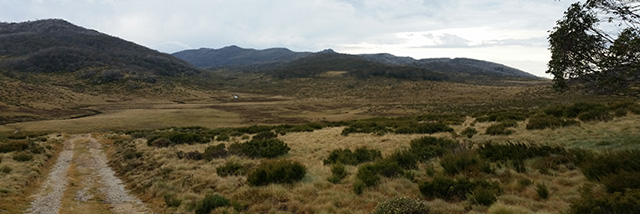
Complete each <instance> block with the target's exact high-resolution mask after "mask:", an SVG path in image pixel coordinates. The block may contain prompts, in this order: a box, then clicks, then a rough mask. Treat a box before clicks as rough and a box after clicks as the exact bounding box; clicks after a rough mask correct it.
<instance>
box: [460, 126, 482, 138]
mask: <svg viewBox="0 0 640 214" xmlns="http://www.w3.org/2000/svg"><path fill="white" fill-rule="evenodd" d="M477 133H478V130H476V129H475V128H472V127H467V128H466V129H464V130H462V132H460V134H461V135H462V136H466V137H467V138H472V137H473V136H474V135H476V134H477Z"/></svg>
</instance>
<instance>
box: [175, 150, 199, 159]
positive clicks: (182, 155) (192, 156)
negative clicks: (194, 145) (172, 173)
mask: <svg viewBox="0 0 640 214" xmlns="http://www.w3.org/2000/svg"><path fill="white" fill-rule="evenodd" d="M176 155H177V156H178V158H180V159H183V158H185V159H189V160H202V159H204V156H203V155H202V153H200V152H198V151H191V152H183V151H178V152H176Z"/></svg>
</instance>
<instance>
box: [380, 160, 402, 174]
mask: <svg viewBox="0 0 640 214" xmlns="http://www.w3.org/2000/svg"><path fill="white" fill-rule="evenodd" d="M373 167H374V171H375V172H376V173H378V174H380V175H382V176H384V177H387V178H395V177H398V176H401V175H403V174H404V169H403V168H402V167H400V165H399V164H398V162H396V161H393V160H391V159H380V160H378V161H376V162H375V163H374V164H373Z"/></svg>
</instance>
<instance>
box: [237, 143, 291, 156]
mask: <svg viewBox="0 0 640 214" xmlns="http://www.w3.org/2000/svg"><path fill="white" fill-rule="evenodd" d="M289 150H291V148H289V146H288V145H287V144H286V143H284V142H283V141H282V140H278V139H267V140H251V141H249V142H246V143H234V144H231V146H229V152H230V153H232V154H237V155H244V156H247V157H250V158H274V157H278V156H280V155H284V154H287V153H288V152H289Z"/></svg>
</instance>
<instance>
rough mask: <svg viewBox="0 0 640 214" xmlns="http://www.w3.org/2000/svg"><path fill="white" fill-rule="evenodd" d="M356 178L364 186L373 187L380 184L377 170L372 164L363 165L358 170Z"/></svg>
mask: <svg viewBox="0 0 640 214" xmlns="http://www.w3.org/2000/svg"><path fill="white" fill-rule="evenodd" d="M356 178H357V179H358V180H359V181H360V182H362V183H363V184H364V186H367V187H369V186H375V185H378V183H380V176H379V175H378V168H377V167H376V166H375V165H373V164H365V165H362V166H360V167H359V168H358V173H357V174H356Z"/></svg>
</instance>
